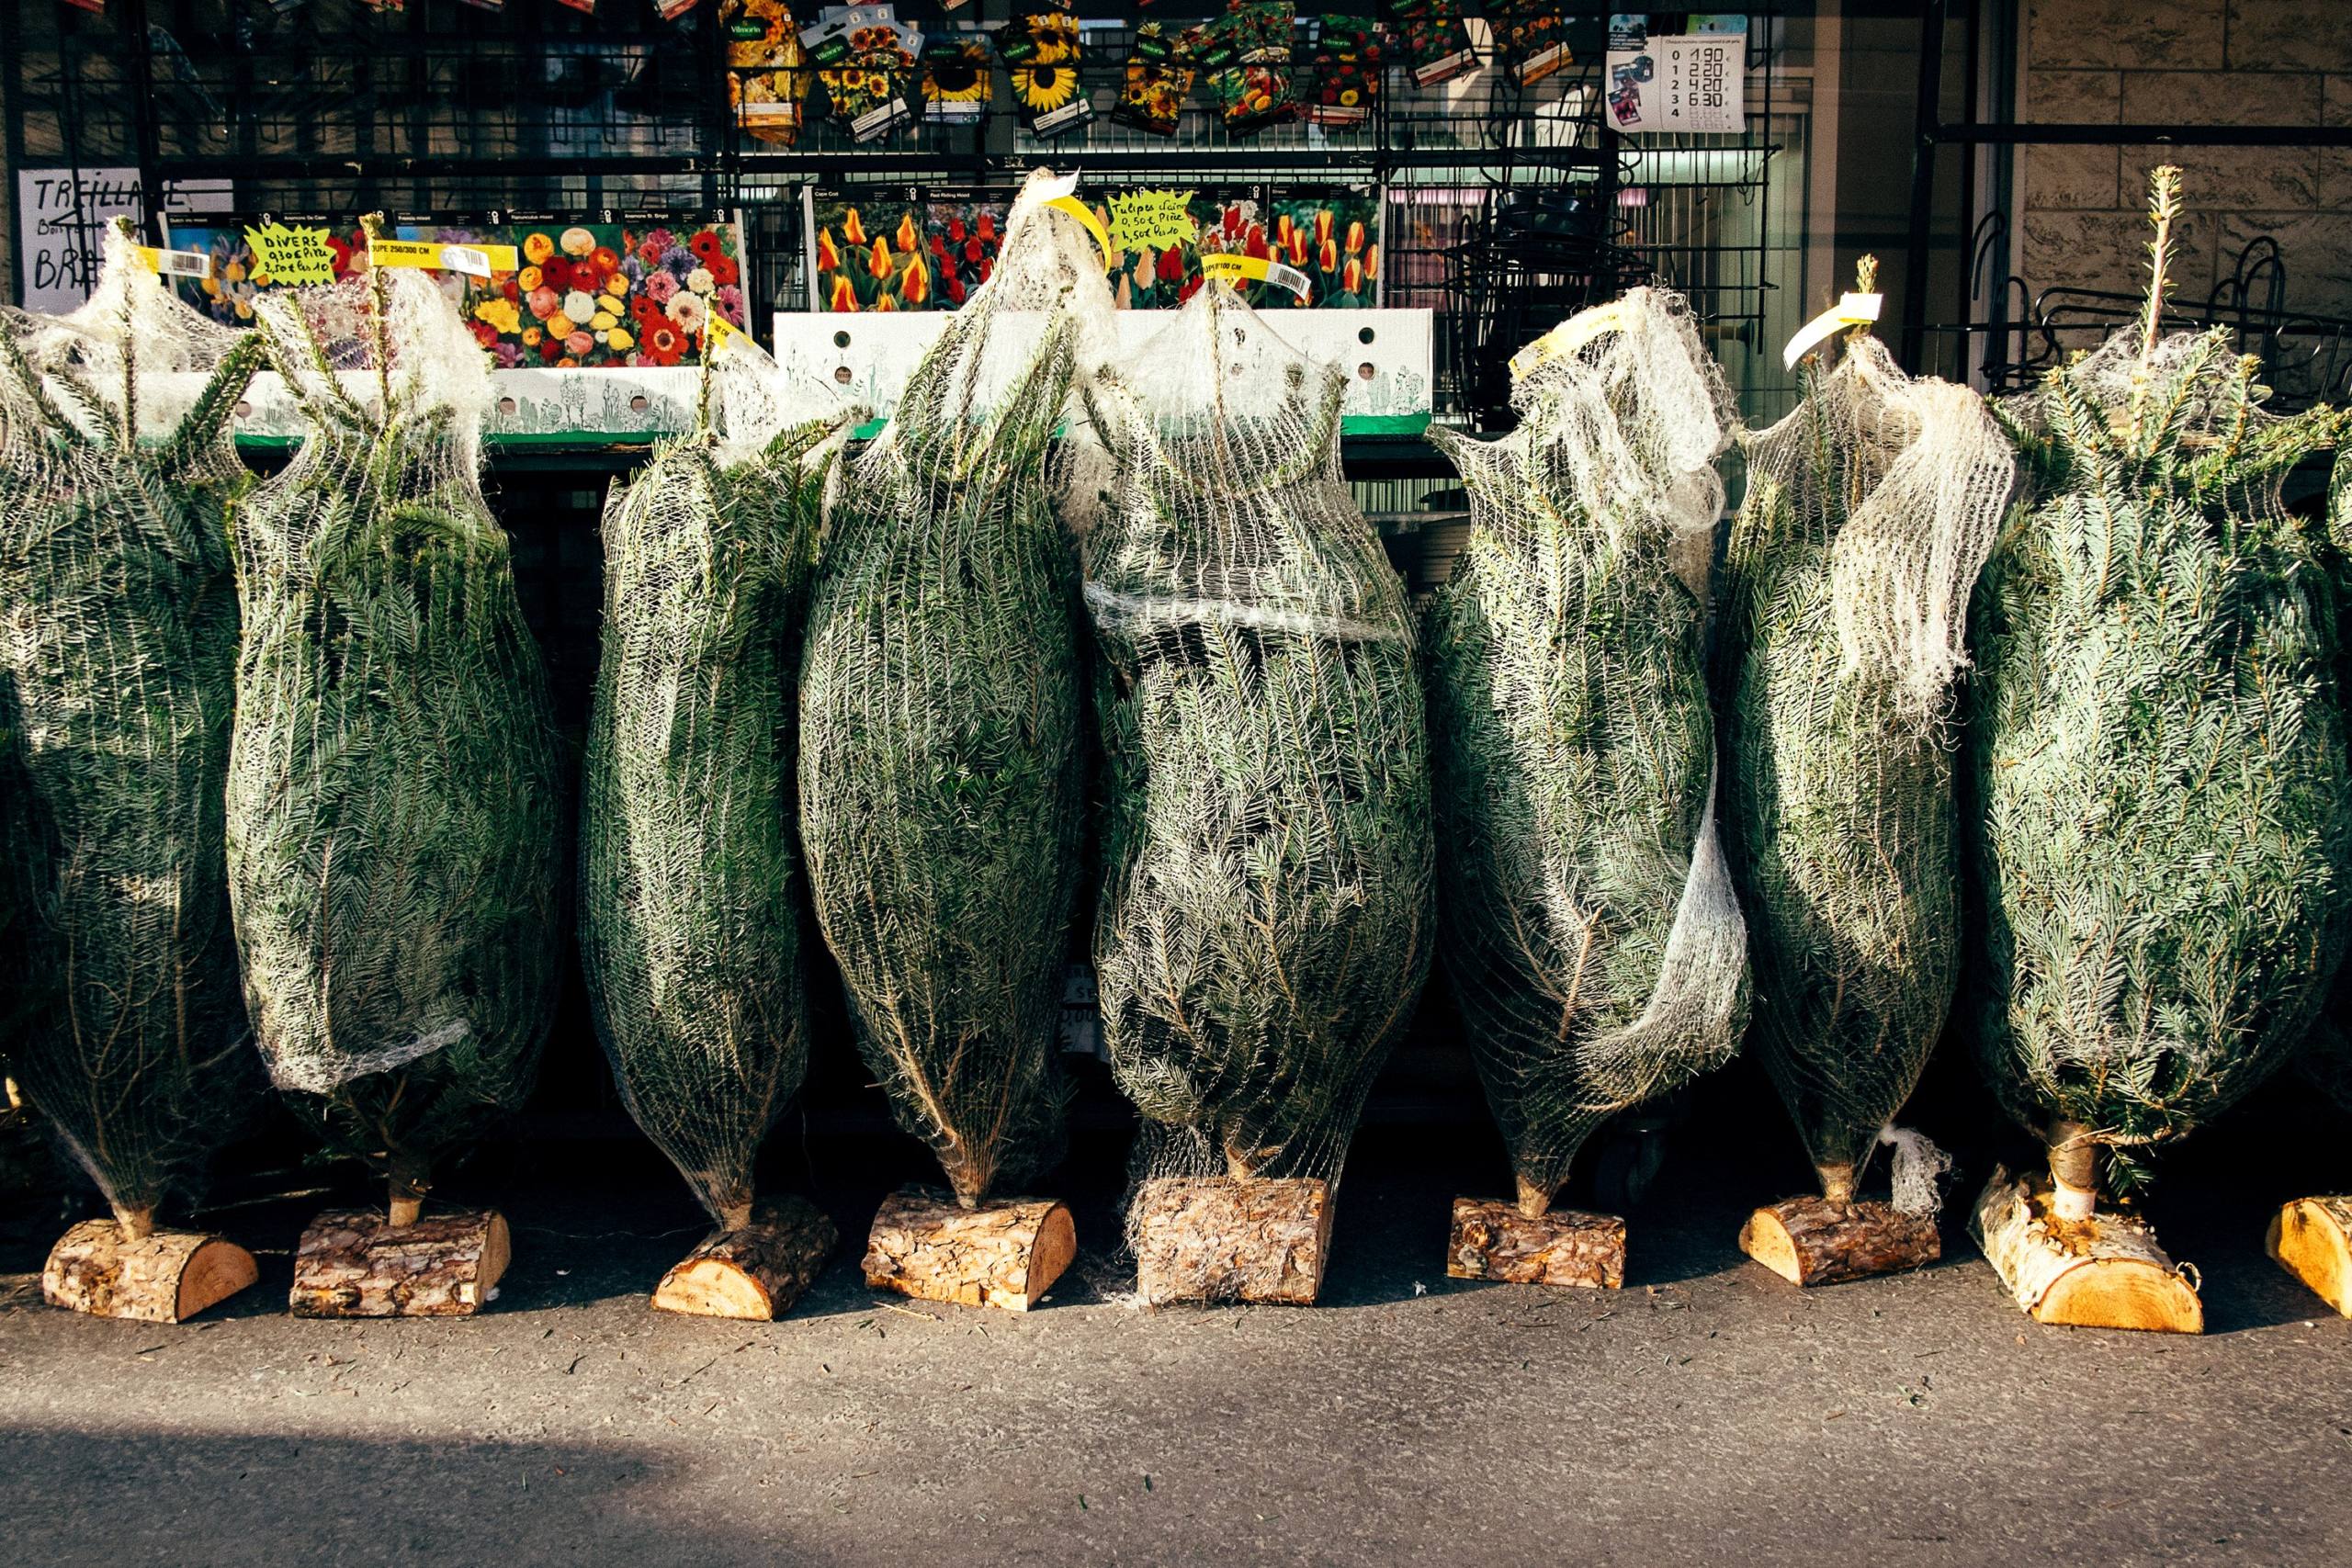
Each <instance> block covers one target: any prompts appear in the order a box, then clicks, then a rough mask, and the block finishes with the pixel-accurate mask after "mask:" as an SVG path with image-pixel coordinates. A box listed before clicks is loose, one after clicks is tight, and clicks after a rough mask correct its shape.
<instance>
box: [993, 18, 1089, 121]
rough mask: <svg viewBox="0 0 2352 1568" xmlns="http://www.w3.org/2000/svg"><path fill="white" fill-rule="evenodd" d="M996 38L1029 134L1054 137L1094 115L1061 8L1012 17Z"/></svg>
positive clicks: (1074, 21) (1070, 24)
mask: <svg viewBox="0 0 2352 1568" xmlns="http://www.w3.org/2000/svg"><path fill="white" fill-rule="evenodd" d="M997 39H998V42H997V49H998V51H999V52H1000V53H1001V54H1002V55H1003V56H1004V62H1005V65H1006V66H1007V67H1008V68H1009V71H1010V74H1011V76H1012V107H1013V108H1014V109H1015V110H1016V111H1018V113H1019V114H1020V116H1021V126H1022V129H1023V130H1026V131H1028V132H1029V134H1030V135H1032V136H1036V137H1055V136H1059V135H1061V134H1062V133H1064V132H1065V131H1070V130H1079V129H1080V127H1082V126H1085V125H1086V124H1088V123H1089V122H1091V120H1092V119H1093V118H1094V101H1093V99H1092V97H1091V96H1090V95H1089V94H1088V93H1087V91H1086V85H1085V83H1084V82H1083V81H1082V80H1081V79H1080V45H1079V31H1078V18H1077V17H1073V16H1071V15H1070V14H1069V12H1067V11H1038V12H1032V13H1028V14H1024V15H1022V16H1017V17H1013V18H1012V21H1011V22H1010V23H1008V24H1007V25H1006V26H1005V28H1003V30H1002V31H1001V32H1000V33H999V34H998V35H997Z"/></svg>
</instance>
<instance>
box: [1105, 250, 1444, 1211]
mask: <svg viewBox="0 0 2352 1568" xmlns="http://www.w3.org/2000/svg"><path fill="white" fill-rule="evenodd" d="M1344 385H1345V383H1344V381H1343V378H1341V375H1340V372H1339V370H1338V369H1337V368H1336V367H1331V366H1329V365H1325V364H1321V363H1318V362H1315V361H1310V360H1308V359H1306V358H1304V357H1302V356H1301V355H1298V354H1297V353H1295V351H1293V350H1292V349H1291V348H1290V347H1289V346H1288V345H1287V344H1284V343H1283V341H1282V340H1281V339H1280V338H1279V337H1278V336H1277V335H1276V334H1275V333H1274V332H1273V331H1272V329H1270V328H1269V327H1268V326H1267V325H1266V323H1265V322H1264V321H1261V319H1260V318H1259V317H1258V316H1257V314H1256V313H1255V312H1253V311H1251V310H1250V309H1249V308H1248V307H1247V306H1245V305H1244V304H1242V303H1241V301H1240V299H1239V298H1238V295H1236V294H1235V293H1234V291H1233V290H1232V288H1230V287H1229V286H1227V285H1226V284H1223V283H1212V284H1210V285H1208V286H1207V287H1205V288H1203V289H1202V290H1201V291H1200V292H1199V293H1198V294H1196V295H1195V296H1194V297H1193V299H1192V300H1191V301H1190V302H1189V303H1188V304H1187V305H1186V306H1185V307H1184V308H1183V310H1182V311H1180V312H1179V313H1178V314H1177V315H1176V317H1175V319H1174V321H1172V322H1171V323H1170V325H1169V326H1168V327H1167V328H1166V329H1164V330H1163V331H1162V332H1160V333H1159V334H1158V335H1157V336H1155V337H1154V338H1153V339H1152V340H1151V342H1150V344H1148V346H1147V347H1146V348H1145V349H1144V350H1143V352H1142V353H1141V354H1140V355H1137V356H1136V362H1135V363H1134V364H1133V365H1131V366H1126V367H1117V368H1106V369H1105V370H1103V372H1102V373H1101V374H1100V375H1098V376H1096V377H1095V378H1091V380H1090V381H1089V382H1088V383H1087V385H1086V387H1085V389H1084V394H1085V400H1086V405H1087V409H1088V412H1089V415H1090V418H1091V426H1092V434H1093V435H1094V437H1095V438H1096V439H1097V440H1098V441H1099V442H1100V443H1101V444H1102V447H1103V470H1104V471H1103V483H1102V485H1101V487H1100V490H1099V491H1098V493H1097V495H1096V497H1095V498H1094V502H1093V504H1094V507H1095V508H1096V509H1097V510H1095V512H1094V515H1093V518H1092V521H1091V526H1090V527H1089V530H1088V532H1087V534H1086V537H1085V541H1084V558H1085V563H1086V589H1085V592H1086V603H1087V607H1088V610H1089V611H1090V613H1091V616H1092V620H1093V626H1094V633H1095V642H1096V647H1097V649H1098V651H1099V653H1100V659H1099V660H1098V665H1097V670H1098V678H1097V687H1096V700H1095V710H1096V718H1097V722H1098V724H1099V726H1100V728H1101V733H1102V736H1103V750H1104V753H1105V762H1106V769H1107V774H1106V780H1105V788H1106V795H1107V808H1106V816H1105V826H1104V842H1103V861H1104V866H1103V892H1102V898H1101V902H1100V904H1099V906H1098V908H1097V910H1096V916H1095V931H1094V964H1095V977H1096V985H1097V989H1098V995H1099V997H1100V1001H1101V1008H1102V1018H1103V1041H1104V1043H1105V1045H1106V1046H1107V1047H1108V1049H1109V1052H1110V1055H1111V1061H1112V1066H1113V1068H1114V1071H1115V1072H1116V1074H1117V1076H1118V1078H1119V1082H1120V1085H1121V1087H1123V1088H1124V1089H1125V1090H1126V1091H1127V1093H1128V1095H1129V1097H1130V1098H1132V1099H1133V1100H1135V1101H1136V1105H1137V1107H1138V1108H1139V1109H1140V1110H1141V1111H1142V1112H1143V1114H1144V1116H1145V1117H1146V1119H1147V1122H1146V1133H1145V1136H1144V1139H1143V1141H1142V1143H1141V1145H1139V1156H1140V1157H1139V1159H1138V1162H1137V1163H1138V1168H1139V1169H1140V1170H1141V1171H1142V1172H1143V1173H1144V1174H1145V1175H1148V1176H1163V1175H1227V1174H1229V1175H1235V1176H1247V1177H1262V1178H1297V1177H1311V1178H1317V1179H1324V1180H1327V1181H1333V1182H1336V1181H1337V1180H1338V1179H1339V1176H1340V1167H1341V1163H1342V1161H1343V1159H1344V1157H1345V1155H1346V1151H1347V1145H1348V1141H1349V1138H1350V1136H1351V1134H1353V1132H1354V1129H1355V1124H1356V1121H1357V1119H1358V1117H1359V1115H1360V1114H1361V1112H1362V1111H1363V1101H1364V1097H1365V1095H1366V1093H1367V1092H1368V1091H1369V1089H1370V1088H1371V1085H1372V1080H1373V1078H1374V1075H1375V1074H1376V1073H1377V1072H1378V1070H1379V1067H1380V1065H1381V1062H1382V1061H1383V1060H1384V1059H1385V1056H1386V1055H1387V1052H1388V1048H1389V1046H1390V1045H1391V1044H1392V1043H1394V1041H1395V1040H1396V1039H1397V1035H1398V1034H1399V1033H1400V1032H1402V1031H1403V1030H1404V1028H1405V1027H1406V1026H1407V1024H1408V1022H1409V1021H1410V1019H1411V1016H1412V1010H1413V1007H1414V1003H1415V1001H1416V1000H1417V999H1418V998H1419V994H1420V989H1421V985H1422V981H1423V979H1424V978H1425V976H1426V974H1427V971H1428V967H1429V962H1430V953H1431V949H1432V945H1433V939H1434V931H1433V925H1434V919H1433V917H1434V913H1435V911H1434V907H1433V896H1434V889H1433V886H1432V881H1431V879H1432V875H1433V869H1432V865H1431V843H1432V840H1431V836H1430V802H1429V771H1428V744H1427V739H1426V729H1425V726H1424V718H1423V708H1422V701H1423V699H1422V694H1421V689H1420V682H1419V673H1418V671H1417V668H1416V664H1415V649H1414V640H1415V639H1414V637H1413V626H1412V621H1411V617H1410V615H1409V612H1408V609H1407V606H1406V603H1405V594H1404V589H1403V585H1402V583H1401V582H1400V581H1399V580H1398V578H1397V573H1396V571H1395V570H1394V569H1393V568H1391V567H1390V565H1389V564H1388V560H1387V558H1386V557H1385V554H1384V553H1383V552H1382V549H1381V547H1380V541H1379V538H1378V536H1376V535H1375V534H1374V531H1373V528H1372V525H1371V524H1370V523H1369V522H1367V521H1366V520H1365V518H1364V516H1363V513H1361V512H1360V511H1358V510H1357V509H1356V506H1355V504H1354V502H1353V501H1352V499H1351V497H1350V495H1349V492H1348V489H1347V486H1346V484H1345V482H1344V481H1343V479H1341V477H1340V400H1341V396H1342V393H1343V390H1344Z"/></svg>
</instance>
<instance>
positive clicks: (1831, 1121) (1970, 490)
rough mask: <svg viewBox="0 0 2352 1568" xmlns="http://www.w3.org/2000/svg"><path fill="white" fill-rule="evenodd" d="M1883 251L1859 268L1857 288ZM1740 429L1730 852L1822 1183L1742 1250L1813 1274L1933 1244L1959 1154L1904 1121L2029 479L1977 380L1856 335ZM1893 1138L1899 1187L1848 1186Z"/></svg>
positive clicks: (1728, 781) (1893, 1261)
mask: <svg viewBox="0 0 2352 1568" xmlns="http://www.w3.org/2000/svg"><path fill="white" fill-rule="evenodd" d="M1875 271H1876V264H1875V263H1874V262H1872V261H1871V260H1869V259H1867V258H1866V259H1865V260H1864V262H1863V278H1862V282H1861V285H1860V288H1861V291H1862V292H1863V293H1864V294H1865V295H1867V294H1868V292H1869V290H1870V289H1871V281H1872V276H1873V275H1874V273H1875ZM1800 384H1801V386H1802V388H1803V389H1804V399H1803V401H1801V402H1800V403H1799V404H1798V406H1797V409H1796V411H1795V412H1792V413H1791V414H1790V415H1789V416H1788V417H1787V418H1786V419H1783V420H1782V421H1781V423H1778V424H1776V425H1774V426H1773V427H1772V428H1771V429H1770V430H1767V431H1763V432H1761V433H1759V434H1754V435H1751V436H1749V437H1748V438H1747V441H1746V443H1745V446H1746V448H1747V496H1746V499H1745V500H1744V501H1743V502H1742V503H1741V506H1740V512H1739V517H1738V519H1737V521H1736V523H1735V524H1734V525H1733V528H1732V536H1731V547H1730V552H1729V555H1728V557H1727V559H1726V563H1725V575H1726V578H1727V580H1728V593H1727V595H1726V597H1727V599H1728V602H1729V613H1728V615H1727V616H1726V622H1727V626H1726V640H1727V643H1728V648H1727V653H1728V657H1729V664H1730V669H1731V681H1730V690H1729V693H1728V701H1727V702H1726V704H1725V708H1724V843H1725V847H1726V850H1727V852H1728V853H1729V855H1730V858H1731V862H1732V867H1733V874H1734V880H1735V881H1736V883H1737V885H1738V886H1739V890H1740V903H1741V908H1742V910H1743V912H1744V913H1745V914H1746V916H1747V940H1748V956H1749V959H1750V961H1751V962H1752V963H1753V964H1754V965H1755V977H1756V1016H1755V1021H1754V1023H1753V1025H1752V1026H1751V1028H1750V1029H1749V1031H1748V1034H1747V1043H1748V1046H1749V1048H1750V1049H1751V1050H1752V1051H1754V1052H1756V1053H1757V1055H1759V1056H1761V1057H1762V1059H1763V1063H1764V1066H1765V1068H1766V1070H1767V1071H1768V1072H1770V1075H1771V1077H1772V1082H1773V1084H1774V1086H1775V1087H1776V1088H1778V1089H1779V1090H1780V1091H1781V1099H1782V1100H1784V1101H1785V1102H1786V1103H1787V1105H1788V1108H1789V1112H1790V1114H1791V1115H1792V1117H1793V1118H1794V1119H1795V1121H1796V1124H1797V1131H1798V1133H1799V1134H1800V1135H1801V1136H1802V1137H1803V1139H1804V1146H1805V1150H1806V1153H1807V1154H1808V1155H1809V1156H1811V1157H1812V1160H1813V1163H1814V1167H1815V1169H1816V1170H1817V1171H1818V1172H1819V1174H1820V1179H1821V1196H1820V1197H1819V1198H1817V1199H1813V1198H1798V1199H1792V1200H1790V1201H1787V1202H1784V1203H1777V1204H1774V1205H1772V1206H1770V1207H1769V1208H1764V1209H1758V1211H1757V1212H1756V1213H1755V1214H1754V1215H1753V1216H1752V1217H1751V1218H1750V1219H1749V1221H1748V1223H1747V1226H1746V1227H1745V1228H1744V1229H1743V1230H1742V1232H1741V1245H1742V1246H1743V1247H1746V1248H1747V1251H1748V1252H1749V1253H1750V1254H1751V1255H1753V1256H1754V1257H1756V1258H1758V1260H1759V1261H1761V1262H1763V1263H1765V1264H1766V1265H1767V1266H1768V1267H1770V1268H1772V1269H1776V1270H1778V1271H1779V1272H1781V1273H1782V1274H1784V1275H1786V1276H1787V1277H1789V1278H1790V1279H1791V1280H1794V1281H1795V1282H1796V1283H1799V1284H1817V1283H1826V1282H1833V1281H1835V1280H1845V1279H1851V1278H1854V1277H1856V1276H1857V1275H1860V1274H1870V1273H1878V1272H1883V1271H1884V1270H1886V1269H1895V1268H1904V1267H1912V1266H1916V1265H1917V1264H1921V1263H1926V1262H1928V1261H1931V1260H1932V1259H1934V1258H1936V1257H1937V1256H1939V1250H1940V1245H1939V1239H1938V1235H1937V1229H1936V1223H1935V1218H1936V1210H1937V1207H1938V1199H1939V1193H1938V1190H1937V1187H1936V1177H1937V1175H1938V1174H1939V1170H1940V1168H1942V1167H1944V1166H1945V1165H1946V1164H1947V1163H1948V1162H1946V1161H1945V1160H1944V1159H1943V1158H1942V1156H1940V1155H1939V1153H1938V1152H1937V1151H1935V1149H1934V1147H1933V1145H1929V1144H1928V1143H1927V1142H1926V1140H1925V1139H1924V1138H1921V1137H1920V1136H1919V1135H1918V1134H1916V1133H1907V1132H1900V1131H1898V1130H1897V1129H1895V1128H1894V1125H1893V1119H1894V1114H1895V1112H1896V1111H1899V1110H1901V1109H1902V1106H1903V1103H1904V1101H1905V1100H1907V1099H1909V1098H1910V1094H1911V1090H1912V1089H1913V1088H1914V1087H1915V1086H1916V1085H1917V1082H1918V1079H1919V1075H1920V1073H1921V1071H1922V1070H1923V1069H1924V1068H1925V1067H1926V1066H1927V1063H1928V1053H1929V1052H1930V1051H1931V1050H1933V1049H1934V1047H1935V1043H1936V1040H1937V1038H1938V1036H1939V1034H1940V1033H1941V1032H1942V1030H1943V1026H1944V1019H1945V1016H1946V1014H1947V1013H1948V1012H1949V1011H1950V1010H1951V999H1952V992H1953V987H1954V985H1955V983H1956V982H1957V980H1958V978H1959V974H1960V953H1961V943H1962V937H1961V878H1960V843H1959V829H1960V823H1959V814H1958V810H1957V808H1956V806H1955V804H1954V800H1953V795H1952V766H1951V759H1952V755H1953V750H1954V748H1955V746H1956V744H1957V733H1956V731H1957V724H1956V717H1955V714H1954V711H1953V708H1954V700H1955V699H1954V682H1955V680H1956V678H1957V676H1958V675H1959V673H1960V671H1961V670H1962V666H1963V664H1964V662H1965V660H1964V657H1963V654H1962V634H1963V632H1964V630H1965V626H1966V617H1967V608H1968V596H1969V592H1970V590H1971V588H1972V587H1973V585H1974V583H1975V581H1976V574H1977V572H1978V570H1980V569H1981V568H1982V567H1983V565H1984V563H1985V555H1986V553H1987V552H1988V551H1990V550H1991V548H1992V546H1993V538H1994V536H1995V534H1996V532H1997V531H1998V530H1999V527H2000V524H2001V518H2002V514H2003V513H2004V511H2005V509H2006V508H2007V503H2008V496H2009V491H2010V489H2011V486H2012V484H2013V482H2014V480H2015V477H2016V459H2015V456H2014V453H2013V451H2012V449H2011V447H2010V445H2009V442H2008V438H2007V436H2006V435H2004V434H2002V432H2001V430H2000V428H1999V426H1998V425H1997V424H1996V423H1995V422H1994V419H1993V416H1992V414H1991V412H1989V411H1988V410H1987V409H1986V408H1985V403H1984V400H1982V399H1981V398H1979V397H1978V396H1977V395H1976V394H1975V393H1974V392H1973V391H1971V390H1969V389H1967V388H1965V387H1956V386H1953V385H1951V383H1950V382H1946V381H1939V380H1934V379H1930V378H1921V379H1918V380H1913V379H1911V378H1908V377H1906V376H1905V375H1904V374H1903V372H1902V371H1901V370H1899V369H1897V368H1896V367H1895V365H1894V359H1893V357H1892V356H1891V355H1889V354H1888V353H1887V351H1886V349H1885V346H1884V345H1883V344H1881V343H1880V342H1879V340H1878V339H1877V338H1875V337H1873V336H1871V335H1870V334H1869V333H1868V331H1867V329H1865V330H1864V331H1862V332H1860V333H1857V334H1855V335H1854V336H1853V337H1852V338H1851V339H1850V340H1849V343H1848V345H1847V347H1846V349H1845V352H1844V354H1843V355H1842V356H1841V357H1840V358H1839V359H1838V363H1837V365H1836V367H1834V368H1830V369H1826V370H1825V369H1823V368H1822V367H1820V365H1819V364H1818V363H1817V362H1816V360H1815V359H1813V358H1808V359H1806V360H1805V361H1804V364H1803V367H1802V368H1801V371H1800ZM1882 1143H1886V1144H1891V1145H1894V1149H1895V1154H1894V1171H1893V1180H1892V1183H1891V1185H1892V1188H1893V1193H1892V1196H1893V1199H1894V1201H1893V1203H1892V1204H1891V1205H1890V1204H1888V1203H1883V1202H1873V1201H1857V1189H1858V1187H1859V1185H1860V1180H1861V1177H1862V1174H1863V1171H1864V1169H1865V1168H1866V1167H1867V1166H1868V1165H1869V1163H1870V1160H1871V1155H1872V1153H1873V1152H1874V1150H1875V1148H1876V1147H1877V1146H1878V1145H1880V1144H1882Z"/></svg>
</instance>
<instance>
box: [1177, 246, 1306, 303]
mask: <svg viewBox="0 0 2352 1568" xmlns="http://www.w3.org/2000/svg"><path fill="white" fill-rule="evenodd" d="M1201 276H1203V277H1213V278H1217V279H1220V280H1221V281H1223V282H1226V283H1232V282H1235V281H1237V280H1240V279H1248V280H1250V281H1252V282H1257V283H1270V284H1272V285H1273V286H1274V287H1275V288H1287V289H1289V290H1290V291H1291V292H1292V293H1293V294H1295V295H1297V296H1298V297H1299V298H1300V299H1306V297H1307V295H1308V294H1309V293H1310V292H1311V291H1312V290H1313V288H1314V285H1313V284H1311V283H1309V282H1308V281H1307V277H1306V274H1305V273H1303V272H1301V271H1299V270H1298V268H1296V267H1295V266H1285V265H1283V264H1282V263H1281V262H1278V261H1269V260H1267V259H1266V258H1265V257H1264V256H1238V255H1231V254H1215V255H1205V256H1203V257H1202V258H1201Z"/></svg>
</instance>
